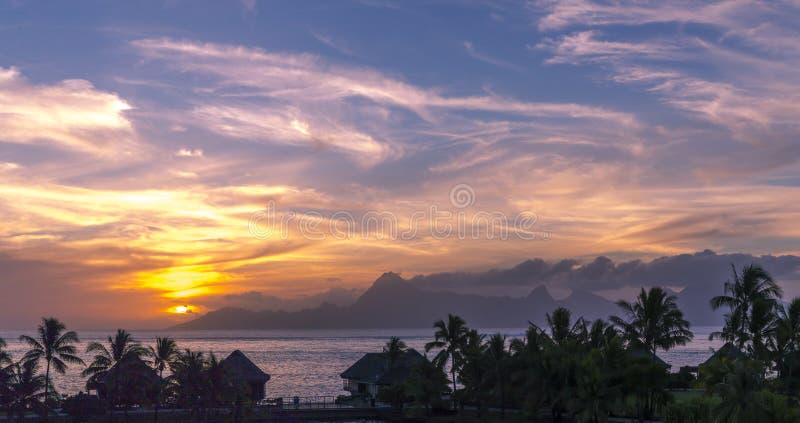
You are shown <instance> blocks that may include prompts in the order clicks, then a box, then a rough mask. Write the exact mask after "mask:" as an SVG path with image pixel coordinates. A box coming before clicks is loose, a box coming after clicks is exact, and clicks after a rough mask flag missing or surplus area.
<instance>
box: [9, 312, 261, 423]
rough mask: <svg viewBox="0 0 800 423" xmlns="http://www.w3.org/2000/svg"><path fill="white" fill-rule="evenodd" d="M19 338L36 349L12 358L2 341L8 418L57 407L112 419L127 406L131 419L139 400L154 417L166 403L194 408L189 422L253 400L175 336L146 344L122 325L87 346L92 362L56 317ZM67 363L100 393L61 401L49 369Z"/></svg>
mask: <svg viewBox="0 0 800 423" xmlns="http://www.w3.org/2000/svg"><path fill="white" fill-rule="evenodd" d="M20 340H21V341H23V342H24V343H26V344H27V345H28V346H29V348H30V350H29V351H28V352H27V353H26V354H25V355H24V356H23V357H20V358H19V360H14V359H13V358H12V357H11V356H10V355H9V354H8V352H6V351H4V350H3V348H4V347H5V346H6V343H5V342H4V341H3V340H2V339H0V409H1V410H2V411H4V412H5V414H6V418H7V421H14V418H17V419H19V421H23V420H24V417H25V415H26V414H30V413H35V414H37V415H40V416H42V417H43V418H44V420H48V418H49V417H50V410H52V409H54V408H57V407H59V406H62V407H63V408H64V411H67V412H68V414H70V415H71V416H73V418H74V421H85V420H84V419H86V418H88V417H89V415H92V414H102V413H106V414H107V415H108V417H109V419H108V420H109V421H111V420H113V415H114V413H113V411H124V412H125V420H126V421H127V420H128V416H127V412H128V410H129V409H130V408H132V407H134V406H135V407H151V408H152V410H153V412H152V419H150V420H152V421H154V422H157V421H158V420H159V409H160V408H161V407H163V406H169V407H171V408H181V409H184V410H188V415H187V416H186V417H187V419H188V421H208V420H209V417H210V416H209V412H210V411H219V409H220V408H224V409H226V411H225V413H224V414H225V415H226V416H229V418H230V419H231V420H233V421H239V420H242V419H243V418H244V417H247V414H248V411H249V410H252V406H253V405H254V404H253V403H252V401H251V400H250V398H249V395H248V393H249V388H248V387H247V386H246V385H244V384H243V383H241V382H237V380H236V378H235V377H234V375H232V374H231V373H230V372H229V371H228V370H227V369H226V368H225V367H224V366H223V365H222V361H220V360H218V359H217V357H216V356H215V355H214V354H213V353H208V354H205V353H203V352H196V351H191V350H189V349H185V350H180V349H179V348H178V345H177V344H176V342H175V341H174V340H173V339H171V338H169V337H163V338H156V340H155V344H154V345H152V346H144V345H142V344H140V343H139V342H137V341H136V340H134V339H133V338H132V337H131V335H130V334H129V333H128V332H126V331H125V330H122V329H119V330H117V332H116V334H114V335H113V336H109V337H108V339H107V342H106V343H105V344H103V343H98V342H92V343H89V344H88V346H87V347H86V352H87V353H90V354H93V358H92V360H91V362H89V363H85V362H84V361H83V360H82V359H81V358H79V357H78V356H77V348H76V346H75V344H77V343H79V342H80V341H79V339H78V335H77V334H76V333H75V332H73V331H67V330H66V327H65V326H64V324H63V323H61V322H60V321H59V320H58V319H55V318H43V319H42V322H41V324H40V325H39V326H38V328H37V334H36V336H27V335H23V336H21V337H20ZM69 366H81V367H83V371H82V372H81V375H82V376H84V377H86V378H87V379H86V389H87V390H94V391H96V392H97V396H88V395H85V394H79V395H76V396H72V397H68V398H66V399H65V400H62V396H61V395H59V394H58V392H56V390H55V389H54V387H53V384H52V380H51V375H52V373H53V372H57V373H61V374H64V373H65V372H66V370H67V368H68V367H69ZM165 371H168V375H167V376H166V377H164V372H165ZM98 407H99V408H100V409H99V410H98V409H97V408H98ZM174 419H175V417H174V416H169V417H168V418H166V419H163V418H162V420H167V421H174ZM150 420H148V421H150ZM212 421H213V419H212Z"/></svg>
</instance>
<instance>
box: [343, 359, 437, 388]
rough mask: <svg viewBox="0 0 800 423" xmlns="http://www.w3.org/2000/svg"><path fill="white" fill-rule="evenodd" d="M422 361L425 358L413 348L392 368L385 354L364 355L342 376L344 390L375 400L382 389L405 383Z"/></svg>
mask: <svg viewBox="0 0 800 423" xmlns="http://www.w3.org/2000/svg"><path fill="white" fill-rule="evenodd" d="M422 360H425V357H423V356H422V354H420V353H419V352H417V350H415V349H413V348H411V349H408V350H405V351H404V352H403V354H402V355H401V356H400V357H399V358H398V360H397V361H396V362H395V363H394V364H393V365H392V366H391V367H390V366H389V360H388V359H387V358H386V354H384V353H367V354H364V356H363V357H361V358H360V359H359V360H358V361H356V362H355V363H354V364H353V365H352V366H350V367H349V368H348V369H347V370H345V371H344V372H342V374H341V375H340V376H341V378H342V379H343V388H344V390H345V391H348V392H350V393H351V394H353V395H361V396H366V397H371V398H375V397H376V396H377V395H378V391H379V390H380V388H381V387H383V386H390V385H396V384H401V383H404V382H405V381H406V379H408V376H409V375H410V374H411V369H412V368H413V367H414V366H415V365H416V364H417V363H419V362H420V361H422Z"/></svg>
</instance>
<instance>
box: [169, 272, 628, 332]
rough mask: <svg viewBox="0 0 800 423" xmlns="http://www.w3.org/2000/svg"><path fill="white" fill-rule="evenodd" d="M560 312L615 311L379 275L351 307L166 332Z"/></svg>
mask: <svg viewBox="0 0 800 423" xmlns="http://www.w3.org/2000/svg"><path fill="white" fill-rule="evenodd" d="M558 306H565V307H568V308H570V309H571V310H572V311H573V314H574V315H575V316H576V317H577V316H583V317H584V318H587V319H595V318H608V316H609V315H611V314H614V313H616V312H617V308H616V306H615V305H614V304H613V303H612V302H610V301H608V300H606V299H605V298H603V297H600V296H598V295H595V294H592V293H590V292H586V291H575V292H573V293H572V294H571V295H570V296H569V297H567V298H565V299H564V300H560V301H559V300H555V299H553V297H552V296H551V295H550V293H549V292H548V291H547V288H546V287H544V286H538V287H536V288H535V289H533V290H532V291H531V292H530V294H529V295H527V296H525V297H521V298H512V297H487V296H480V295H474V294H458V293H453V292H447V291H440V292H431V291H427V290H424V289H422V288H420V287H418V286H416V285H415V284H413V283H411V282H409V281H408V280H406V279H404V278H402V277H401V276H400V275H398V274H396V273H391V272H389V273H384V274H383V275H381V276H380V277H379V278H378V279H376V280H375V282H374V283H373V284H372V286H371V287H370V288H369V289H367V290H366V291H365V292H364V293H363V294H361V296H360V297H359V298H358V299H357V300H356V301H355V302H354V303H353V304H351V305H348V306H336V305H332V304H328V303H325V304H322V305H321V306H319V307H315V308H308V309H305V310H300V311H293V312H287V311H273V310H264V311H253V310H247V309H243V308H232V307H226V308H222V309H219V310H215V311H211V312H209V313H206V314H205V315H202V316H200V317H198V318H197V319H195V320H192V321H189V322H185V323H182V324H179V325H176V326H174V327H172V328H171V329H178V330H232V329H377V328H381V329H387V328H388V329H391V328H428V327H431V325H432V324H433V322H434V321H436V320H438V319H441V318H442V317H444V316H446V315H447V314H448V313H453V314H457V315H459V316H461V317H463V318H464V319H465V320H466V321H467V322H469V324H470V325H471V326H474V327H483V328H501V327H524V326H526V325H527V323H528V321H532V322H535V323H538V324H542V323H543V322H544V320H545V315H546V313H549V312H551V311H553V310H554V309H555V308H556V307H558Z"/></svg>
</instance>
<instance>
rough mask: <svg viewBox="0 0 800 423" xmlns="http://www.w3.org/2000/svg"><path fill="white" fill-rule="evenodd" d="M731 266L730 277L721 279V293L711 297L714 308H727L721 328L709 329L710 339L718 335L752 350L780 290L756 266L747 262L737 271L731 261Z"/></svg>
mask: <svg viewBox="0 0 800 423" xmlns="http://www.w3.org/2000/svg"><path fill="white" fill-rule="evenodd" d="M731 269H732V280H728V281H727V282H725V285H724V290H725V291H724V292H725V293H724V294H723V295H720V296H717V297H714V298H712V299H711V308H713V309H714V310H717V309H719V308H721V307H727V308H728V310H729V311H728V313H726V315H725V326H724V327H723V329H722V332H715V333H712V334H711V339H715V338H722V339H725V340H726V341H731V342H734V344H735V345H736V346H737V347H738V348H739V349H741V350H745V349H748V350H749V351H750V353H751V354H756V353H759V352H760V351H757V350H759V349H760V348H761V344H762V343H763V335H764V331H763V329H764V328H765V327H766V326H768V325H769V321H768V320H769V319H768V318H767V317H768V315H770V314H772V311H773V309H774V307H775V306H776V305H777V303H778V299H780V298H781V297H783V291H782V290H781V288H780V287H779V286H778V285H777V284H776V283H775V281H774V280H773V279H772V276H770V275H769V273H767V272H766V271H765V270H764V269H763V268H761V267H760V266H756V265H754V264H750V265H749V266H746V267H744V268H743V269H742V270H741V272H740V273H739V272H737V271H736V267H735V266H733V265H731Z"/></svg>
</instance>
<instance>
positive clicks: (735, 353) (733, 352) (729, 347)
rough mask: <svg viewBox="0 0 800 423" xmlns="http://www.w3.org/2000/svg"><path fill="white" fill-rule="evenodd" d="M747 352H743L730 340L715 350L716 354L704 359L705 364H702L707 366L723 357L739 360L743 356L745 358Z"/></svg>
mask: <svg viewBox="0 0 800 423" xmlns="http://www.w3.org/2000/svg"><path fill="white" fill-rule="evenodd" d="M745 357H746V355H745V353H743V352H742V350H740V349H739V348H736V346H735V345H733V344H732V343H730V342H726V343H725V345H723V346H721V347H720V348H719V349H718V350H716V351H714V354H712V355H711V357H709V358H708V360H706V361H704V362H703V364H701V365H700V366H705V365H707V364H708V363H711V362H712V361H714V360H719V359H723V358H727V359H728V360H738V359H741V358H745Z"/></svg>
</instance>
